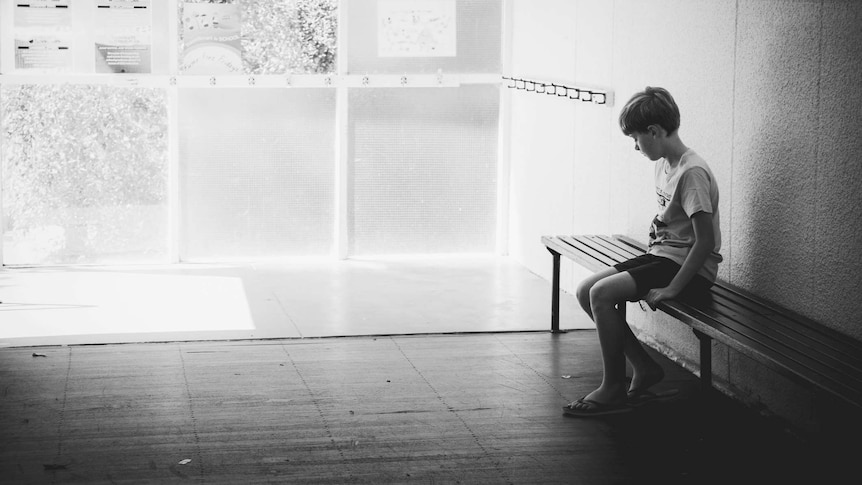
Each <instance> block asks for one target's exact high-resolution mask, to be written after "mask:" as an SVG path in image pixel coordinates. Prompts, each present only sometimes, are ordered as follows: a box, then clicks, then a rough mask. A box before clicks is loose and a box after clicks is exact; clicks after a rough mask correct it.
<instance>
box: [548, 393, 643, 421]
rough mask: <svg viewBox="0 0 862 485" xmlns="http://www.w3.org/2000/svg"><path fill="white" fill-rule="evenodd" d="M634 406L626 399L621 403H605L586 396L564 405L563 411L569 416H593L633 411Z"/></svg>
mask: <svg viewBox="0 0 862 485" xmlns="http://www.w3.org/2000/svg"><path fill="white" fill-rule="evenodd" d="M632 409H634V408H632V406H629V404H628V403H627V402H625V401H623V402H620V403H603V402H598V401H594V400H592V399H588V398H587V397H586V396H584V397H582V398H580V399H578V400H577V401H572V402H571V403H569V404H566V405H565V406H563V412H564V413H566V414H568V415H569V416H577V417H580V418H588V417H592V416H607V415H610V414H622V413H627V412H630V411H632Z"/></svg>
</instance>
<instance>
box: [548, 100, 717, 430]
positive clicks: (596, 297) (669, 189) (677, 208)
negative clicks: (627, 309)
mask: <svg viewBox="0 0 862 485" xmlns="http://www.w3.org/2000/svg"><path fill="white" fill-rule="evenodd" d="M679 119H680V116H679V108H678V107H677V105H676V102H675V101H674V100H673V97H671V95H670V93H668V92H667V90H665V89H662V88H653V87H647V88H646V89H645V90H644V91H642V92H640V93H637V94H635V95H634V96H633V97H632V98H631V99H630V100H629V102H628V103H626V105H625V106H624V107H623V109H622V111H621V113H620V119H619V122H620V128H621V129H622V132H623V133H624V134H625V135H626V136H630V137H631V138H632V139H634V142H635V150H637V151H639V152H641V153H642V154H643V155H644V156H646V157H647V158H649V159H650V160H652V161H654V162H656V163H655V187H656V195H657V196H658V205H659V210H658V214H657V215H656V217H655V219H653V222H652V227H651V230H650V235H649V249H648V251H647V254H644V255H642V256H639V257H637V258H634V259H631V260H629V261H625V262H623V263H620V264H618V265H616V266H615V267H612V268H608V269H606V270H604V271H600V272H598V273H595V274H594V275H592V276H591V277H589V278H587V279H585V280H584V281H583V282H581V284H580V285H579V286H578V289H577V293H576V294H577V298H578V301H579V302H580V304H581V306H582V307H583V308H584V310H585V311H586V312H587V314H588V315H590V317H591V318H592V319H593V321H594V322H595V324H596V329H597V330H598V335H599V344H600V346H601V350H602V367H603V371H604V376H603V379H602V383H601V385H600V386H599V388H598V389H596V390H594V391H593V392H591V393H589V394H587V395H586V396H584V397H583V398H581V399H579V400H577V401H574V402H572V403H570V404H568V405H566V406H564V407H563V410H564V412H565V413H566V414H571V415H575V416H600V415H606V414H616V413H622V412H627V411H631V409H632V406H634V405H637V404H641V403H643V402H646V401H648V400H650V399H660V398H661V397H660V396H659V395H657V394H655V393H652V392H651V391H649V388H650V387H651V386H653V385H655V384H657V383H658V382H660V381H661V380H662V379H663V378H664V371H663V370H662V368H661V366H660V365H659V364H658V363H657V362H655V361H654V360H652V358H650V357H649V355H648V354H647V353H646V351H645V350H644V348H643V347H642V346H641V344H640V342H638V340H637V338H636V337H635V335H634V333H632V330H631V328H629V326H628V324H627V323H626V321H625V318H624V316H623V315H621V313H620V312H619V311H618V310H617V306H618V305H619V306H620V308H624V305H625V302H626V301H639V300H644V301H646V303H647V304H648V305H649V306H650V308H652V309H653V310H655V308H656V305H657V304H658V303H659V302H661V301H662V300H667V299H671V298H678V297H683V298H686V297H693V296H697V295H698V294H701V295H702V294H703V293H704V291H705V290H706V289H708V288H709V287H710V286H712V283H713V282H714V281H715V277H716V273H717V270H718V263H719V262H721V259H722V258H721V255H720V254H719V250H720V249H721V233H720V229H719V214H718V185H717V183H716V180H715V177H714V176H713V174H712V171H711V170H710V169H709V166H707V164H706V162H705V161H704V160H703V159H702V158H700V156H698V155H697V154H696V153H695V152H694V151H693V150H691V149H689V148H688V147H687V146H685V144H683V142H682V140H681V139H680V137H679V132H678V129H679ZM626 358H627V359H628V360H629V362H630V363H631V365H632V369H633V375H632V379H631V384H630V385H629V386H628V388H627V387H626Z"/></svg>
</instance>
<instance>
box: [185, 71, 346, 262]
mask: <svg viewBox="0 0 862 485" xmlns="http://www.w3.org/2000/svg"><path fill="white" fill-rule="evenodd" d="M334 120H335V91H334V90H330V89H264V88H259V89H181V90H180V93H179V123H180V127H179V130H180V134H179V135H180V136H179V139H180V154H179V157H180V159H179V164H180V172H181V176H180V185H181V194H182V195H181V198H182V200H181V202H180V208H181V214H182V217H181V221H180V226H181V238H180V257H181V259H183V260H192V261H193V260H207V261H222V260H249V259H261V258H277V257H284V256H301V255H327V254H330V253H331V252H332V248H333V239H334V236H333V227H334V222H333V221H334V197H335V196H334V157H335V155H334V154H335V149H334V146H335V121H334Z"/></svg>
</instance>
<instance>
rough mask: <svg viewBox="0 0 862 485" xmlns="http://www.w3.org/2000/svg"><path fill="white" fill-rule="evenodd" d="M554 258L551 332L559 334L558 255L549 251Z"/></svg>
mask: <svg viewBox="0 0 862 485" xmlns="http://www.w3.org/2000/svg"><path fill="white" fill-rule="evenodd" d="M548 251H550V252H551V255H552V256H553V257H554V274H553V280H552V281H553V282H552V285H551V332H553V333H560V253H558V252H556V251H553V250H551V249H550V248H548Z"/></svg>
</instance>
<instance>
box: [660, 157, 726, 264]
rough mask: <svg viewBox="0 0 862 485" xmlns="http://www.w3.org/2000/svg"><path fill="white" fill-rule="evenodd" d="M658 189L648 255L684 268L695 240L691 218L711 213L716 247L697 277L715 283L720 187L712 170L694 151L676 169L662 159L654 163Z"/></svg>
mask: <svg viewBox="0 0 862 485" xmlns="http://www.w3.org/2000/svg"><path fill="white" fill-rule="evenodd" d="M655 188H656V196H657V197H658V205H659V207H658V213H657V214H656V217H655V219H653V223H652V227H651V228H650V242H649V250H648V252H649V253H650V254H654V255H656V256H662V257H665V258H668V259H672V260H673V261H675V262H676V263H677V264H679V265H682V263H683V262H684V261H685V258H686V256H688V253H689V251H690V250H691V247H692V246H693V245H694V240H695V238H694V227H693V226H692V223H691V216H693V215H694V214H697V213H698V212H708V213H710V214H712V225H713V233H714V234H715V248H714V249H713V251H712V253H710V255H709V257H708V258H707V259H706V262H704V264H703V267H702V268H701V269H700V270H699V271H698V274H699V275H701V276H703V277H704V278H706V279H707V280H709V281H715V277H716V274H717V273H718V263H720V262H721V260H722V257H721V254H720V253H719V251H720V250H721V229H720V228H719V214H718V184H717V183H716V181H715V177H714V176H713V175H712V170H710V169H709V166H708V165H707V164H706V161H704V160H703V158H701V157H700V156H699V155H698V154H697V153H695V152H694V150H688V151H686V152H685V153H684V154H683V155H682V157H681V158H680V161H679V164H677V166H676V167H674V168H671V166H670V164H669V163H668V162H667V160H665V159H664V158H662V159H660V160H658V161H657V162H656V164H655Z"/></svg>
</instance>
